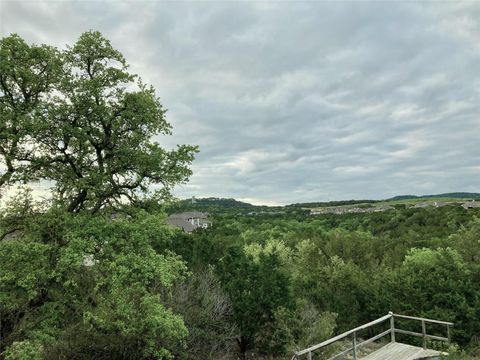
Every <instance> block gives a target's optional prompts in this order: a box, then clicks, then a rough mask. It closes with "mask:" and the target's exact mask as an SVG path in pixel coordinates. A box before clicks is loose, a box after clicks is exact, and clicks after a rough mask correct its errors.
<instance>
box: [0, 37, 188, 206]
mask: <svg viewBox="0 0 480 360" xmlns="http://www.w3.org/2000/svg"><path fill="white" fill-rule="evenodd" d="M169 134H171V126H170V124H169V123H168V122H167V121H166V119H165V109H164V108H163V107H162V105H161V103H160V101H159V98H158V97H157V96H156V94H155V90H154V89H153V87H151V86H147V85H145V84H144V83H143V82H142V81H141V79H140V78H138V76H136V75H134V74H132V73H130V72H129V71H128V64H127V62H126V60H125V58H124V57H123V55H122V54H121V53H120V52H119V51H117V50H116V49H114V48H113V47H112V45H111V44H110V42H109V41H108V40H107V39H105V38H104V37H103V36H102V35H101V34H100V33H99V32H86V33H83V34H82V35H81V36H80V38H79V40H78V41H77V42H76V43H75V44H74V45H73V46H72V47H68V48H67V50H65V51H59V50H57V49H55V48H52V47H49V46H46V45H41V46H37V45H31V46H30V45H28V44H27V43H26V42H25V41H24V40H22V39H21V38H20V37H19V36H18V35H11V36H9V37H6V38H3V39H2V40H0V193H1V192H4V191H5V189H6V187H7V186H9V185H12V184H15V183H18V182H27V181H32V180H47V181H50V182H51V183H52V184H53V187H52V190H53V195H54V198H55V200H56V201H58V202H59V203H60V204H62V205H64V206H65V207H66V208H67V209H68V210H69V211H70V212H79V211H82V210H88V211H91V212H96V211H98V210H99V209H101V208H102V207H104V206H107V205H115V204H119V203H125V202H136V201H138V200H139V199H141V198H142V196H143V195H144V194H146V193H149V192H151V189H152V186H153V188H156V189H157V194H159V196H160V197H162V196H165V195H169V194H170V190H171V189H172V187H173V186H174V185H175V184H178V183H182V182H185V181H187V180H188V177H189V176H190V175H191V170H190V169H189V168H188V165H189V164H190V163H191V162H192V160H193V158H194V154H195V152H196V151H197V148H196V147H195V146H190V145H179V146H177V148H176V149H174V150H166V149H165V148H162V147H161V146H160V144H159V143H158V142H155V141H153V140H154V139H155V136H157V135H169Z"/></svg>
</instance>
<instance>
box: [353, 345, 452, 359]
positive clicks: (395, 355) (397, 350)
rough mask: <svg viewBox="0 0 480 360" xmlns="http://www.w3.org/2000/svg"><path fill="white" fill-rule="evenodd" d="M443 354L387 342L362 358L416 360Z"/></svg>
mask: <svg viewBox="0 0 480 360" xmlns="http://www.w3.org/2000/svg"><path fill="white" fill-rule="evenodd" d="M441 355H444V354H443V353H441V352H439V351H434V350H429V349H426V350H425V349H423V348H421V347H416V346H412V345H406V344H402V343H389V344H387V345H385V346H383V347H381V348H380V349H378V350H377V351H375V352H373V353H371V354H370V355H367V356H365V357H363V358H361V359H362V360H416V359H425V358H427V359H428V358H430V357H434V358H435V357H437V356H438V357H440V356H441Z"/></svg>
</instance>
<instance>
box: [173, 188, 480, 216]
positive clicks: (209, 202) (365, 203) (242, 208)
mask: <svg viewBox="0 0 480 360" xmlns="http://www.w3.org/2000/svg"><path fill="white" fill-rule="evenodd" d="M422 199H424V200H425V201H428V200H430V199H431V201H433V200H434V199H435V200H439V199H440V200H442V201H448V199H453V200H454V199H459V200H466V199H475V200H480V193H469V192H454V193H444V194H435V195H398V196H394V197H392V198H390V199H385V200H339V201H318V202H306V203H296V204H291V205H286V206H264V205H262V206H258V205H253V204H249V203H247V202H244V201H239V200H235V199H233V198H218V197H208V198H198V199H196V198H194V199H184V200H179V201H177V202H176V203H174V204H173V205H170V206H169V207H168V208H167V212H168V213H170V214H171V213H175V212H183V211H193V210H196V211H206V212H209V213H212V214H257V215H258V214H280V213H283V212H287V213H292V212H301V211H308V210H307V209H315V208H324V207H325V208H328V207H338V206H356V207H372V206H376V205H381V204H385V203H389V202H394V203H396V204H398V203H403V202H405V203H408V202H411V201H413V202H417V201H421V200H422ZM302 209H303V210H302Z"/></svg>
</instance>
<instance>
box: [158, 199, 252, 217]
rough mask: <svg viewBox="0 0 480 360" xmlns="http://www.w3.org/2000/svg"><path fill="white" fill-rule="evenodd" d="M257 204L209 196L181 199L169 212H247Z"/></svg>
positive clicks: (169, 208) (170, 207)
mask: <svg viewBox="0 0 480 360" xmlns="http://www.w3.org/2000/svg"><path fill="white" fill-rule="evenodd" d="M256 208H257V207H256V206H255V205H252V204H249V203H246V202H243V201H238V200H235V199H231V198H230V199H226V198H217V197H208V198H199V199H196V198H195V199H184V200H179V201H177V202H176V203H174V204H173V205H170V206H169V207H168V209H167V212H168V213H170V214H171V213H175V212H184V211H192V210H197V211H207V212H210V213H224V212H232V211H241V212H247V211H252V210H253V209H256Z"/></svg>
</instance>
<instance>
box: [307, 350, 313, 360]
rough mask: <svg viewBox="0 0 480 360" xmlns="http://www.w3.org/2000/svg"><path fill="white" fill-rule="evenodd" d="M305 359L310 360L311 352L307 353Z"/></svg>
mask: <svg viewBox="0 0 480 360" xmlns="http://www.w3.org/2000/svg"><path fill="white" fill-rule="evenodd" d="M307 359H308V360H312V352H311V351H309V352H308V354H307Z"/></svg>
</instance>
